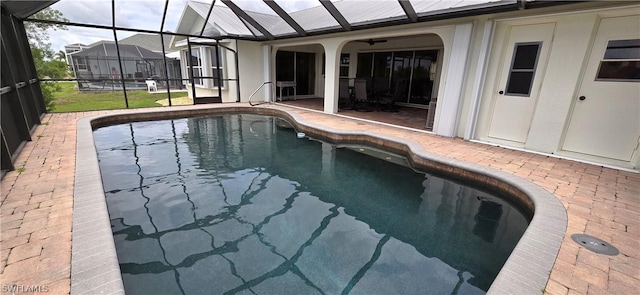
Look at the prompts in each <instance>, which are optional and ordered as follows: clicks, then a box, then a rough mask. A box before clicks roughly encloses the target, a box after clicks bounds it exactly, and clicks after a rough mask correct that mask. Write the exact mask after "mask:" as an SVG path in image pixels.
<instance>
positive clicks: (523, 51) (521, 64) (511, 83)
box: [505, 42, 542, 96]
mask: <svg viewBox="0 0 640 295" xmlns="http://www.w3.org/2000/svg"><path fill="white" fill-rule="evenodd" d="M541 45H542V43H541V42H538V43H516V46H515V49H514V50H513V60H512V62H511V69H510V70H509V77H508V78H507V89H506V91H505V92H506V94H507V95H514V96H529V95H530V94H531V86H532V85H533V78H534V77H535V72H536V65H537V64H538V56H539V55H540V47H541Z"/></svg>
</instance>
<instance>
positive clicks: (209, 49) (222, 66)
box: [206, 46, 227, 89]
mask: <svg viewBox="0 0 640 295" xmlns="http://www.w3.org/2000/svg"><path fill="white" fill-rule="evenodd" d="M206 50H207V53H208V55H207V58H208V59H209V63H208V65H207V69H208V71H209V72H208V73H207V74H206V75H207V77H211V80H210V81H209V88H212V89H213V88H218V85H217V84H216V83H217V81H218V79H217V78H215V76H214V73H215V72H216V70H218V72H219V74H220V80H221V81H220V82H221V83H222V84H221V85H220V88H222V89H224V88H225V86H226V84H227V83H226V81H225V68H226V67H225V58H224V50H223V48H222V46H218V47H217V50H216V46H207V47H206ZM213 51H217V52H218V58H219V60H220V63H219V64H218V65H216V67H214V66H213V64H214V56H213Z"/></svg>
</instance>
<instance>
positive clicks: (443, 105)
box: [433, 23, 473, 137]
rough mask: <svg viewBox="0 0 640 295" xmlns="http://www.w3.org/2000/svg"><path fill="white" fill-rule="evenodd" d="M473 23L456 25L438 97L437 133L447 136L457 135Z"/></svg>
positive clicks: (435, 128) (435, 127)
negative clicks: (443, 83)
mask: <svg viewBox="0 0 640 295" xmlns="http://www.w3.org/2000/svg"><path fill="white" fill-rule="evenodd" d="M472 29H473V24H471V23H467V24H462V25H456V26H455V29H454V33H453V41H452V44H451V50H450V54H449V60H448V63H447V64H446V65H447V76H446V77H445V78H444V81H446V83H445V85H444V91H443V93H442V96H441V97H439V98H438V110H439V112H440V114H439V115H438V119H437V120H436V122H435V124H434V128H433V130H434V131H435V133H436V134H438V135H441V136H446V137H454V136H455V135H456V124H457V122H458V110H459V107H460V96H461V94H462V88H463V86H464V80H465V78H466V71H465V70H466V68H467V58H468V55H469V46H470V44H471V43H470V42H471V31H472Z"/></svg>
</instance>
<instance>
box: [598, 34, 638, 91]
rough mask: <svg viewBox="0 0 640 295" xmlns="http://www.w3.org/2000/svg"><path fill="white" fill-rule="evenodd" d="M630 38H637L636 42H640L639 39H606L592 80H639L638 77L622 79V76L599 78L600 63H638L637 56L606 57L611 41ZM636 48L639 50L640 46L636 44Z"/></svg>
mask: <svg viewBox="0 0 640 295" xmlns="http://www.w3.org/2000/svg"><path fill="white" fill-rule="evenodd" d="M630 40H637V42H640V39H609V40H607V45H606V46H605V48H604V51H603V52H602V57H601V58H600V62H599V63H598V69H597V70H596V73H595V77H594V81H596V82H632V83H633V82H635V83H639V82H640V78H636V79H633V78H630V79H628V78H627V79H624V78H600V71H601V70H602V65H603V64H604V63H610V62H637V63H640V57H638V58H606V56H607V50H608V49H609V48H610V44H611V42H615V41H630ZM638 50H640V46H638Z"/></svg>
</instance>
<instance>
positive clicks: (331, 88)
mask: <svg viewBox="0 0 640 295" xmlns="http://www.w3.org/2000/svg"><path fill="white" fill-rule="evenodd" d="M342 43H343V42H341V41H339V40H327V41H324V42H322V46H323V47H324V53H325V57H326V61H325V69H324V75H325V78H324V112H325V113H328V114H335V113H337V112H338V85H339V81H340V80H339V79H340V52H341V51H342Z"/></svg>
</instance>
